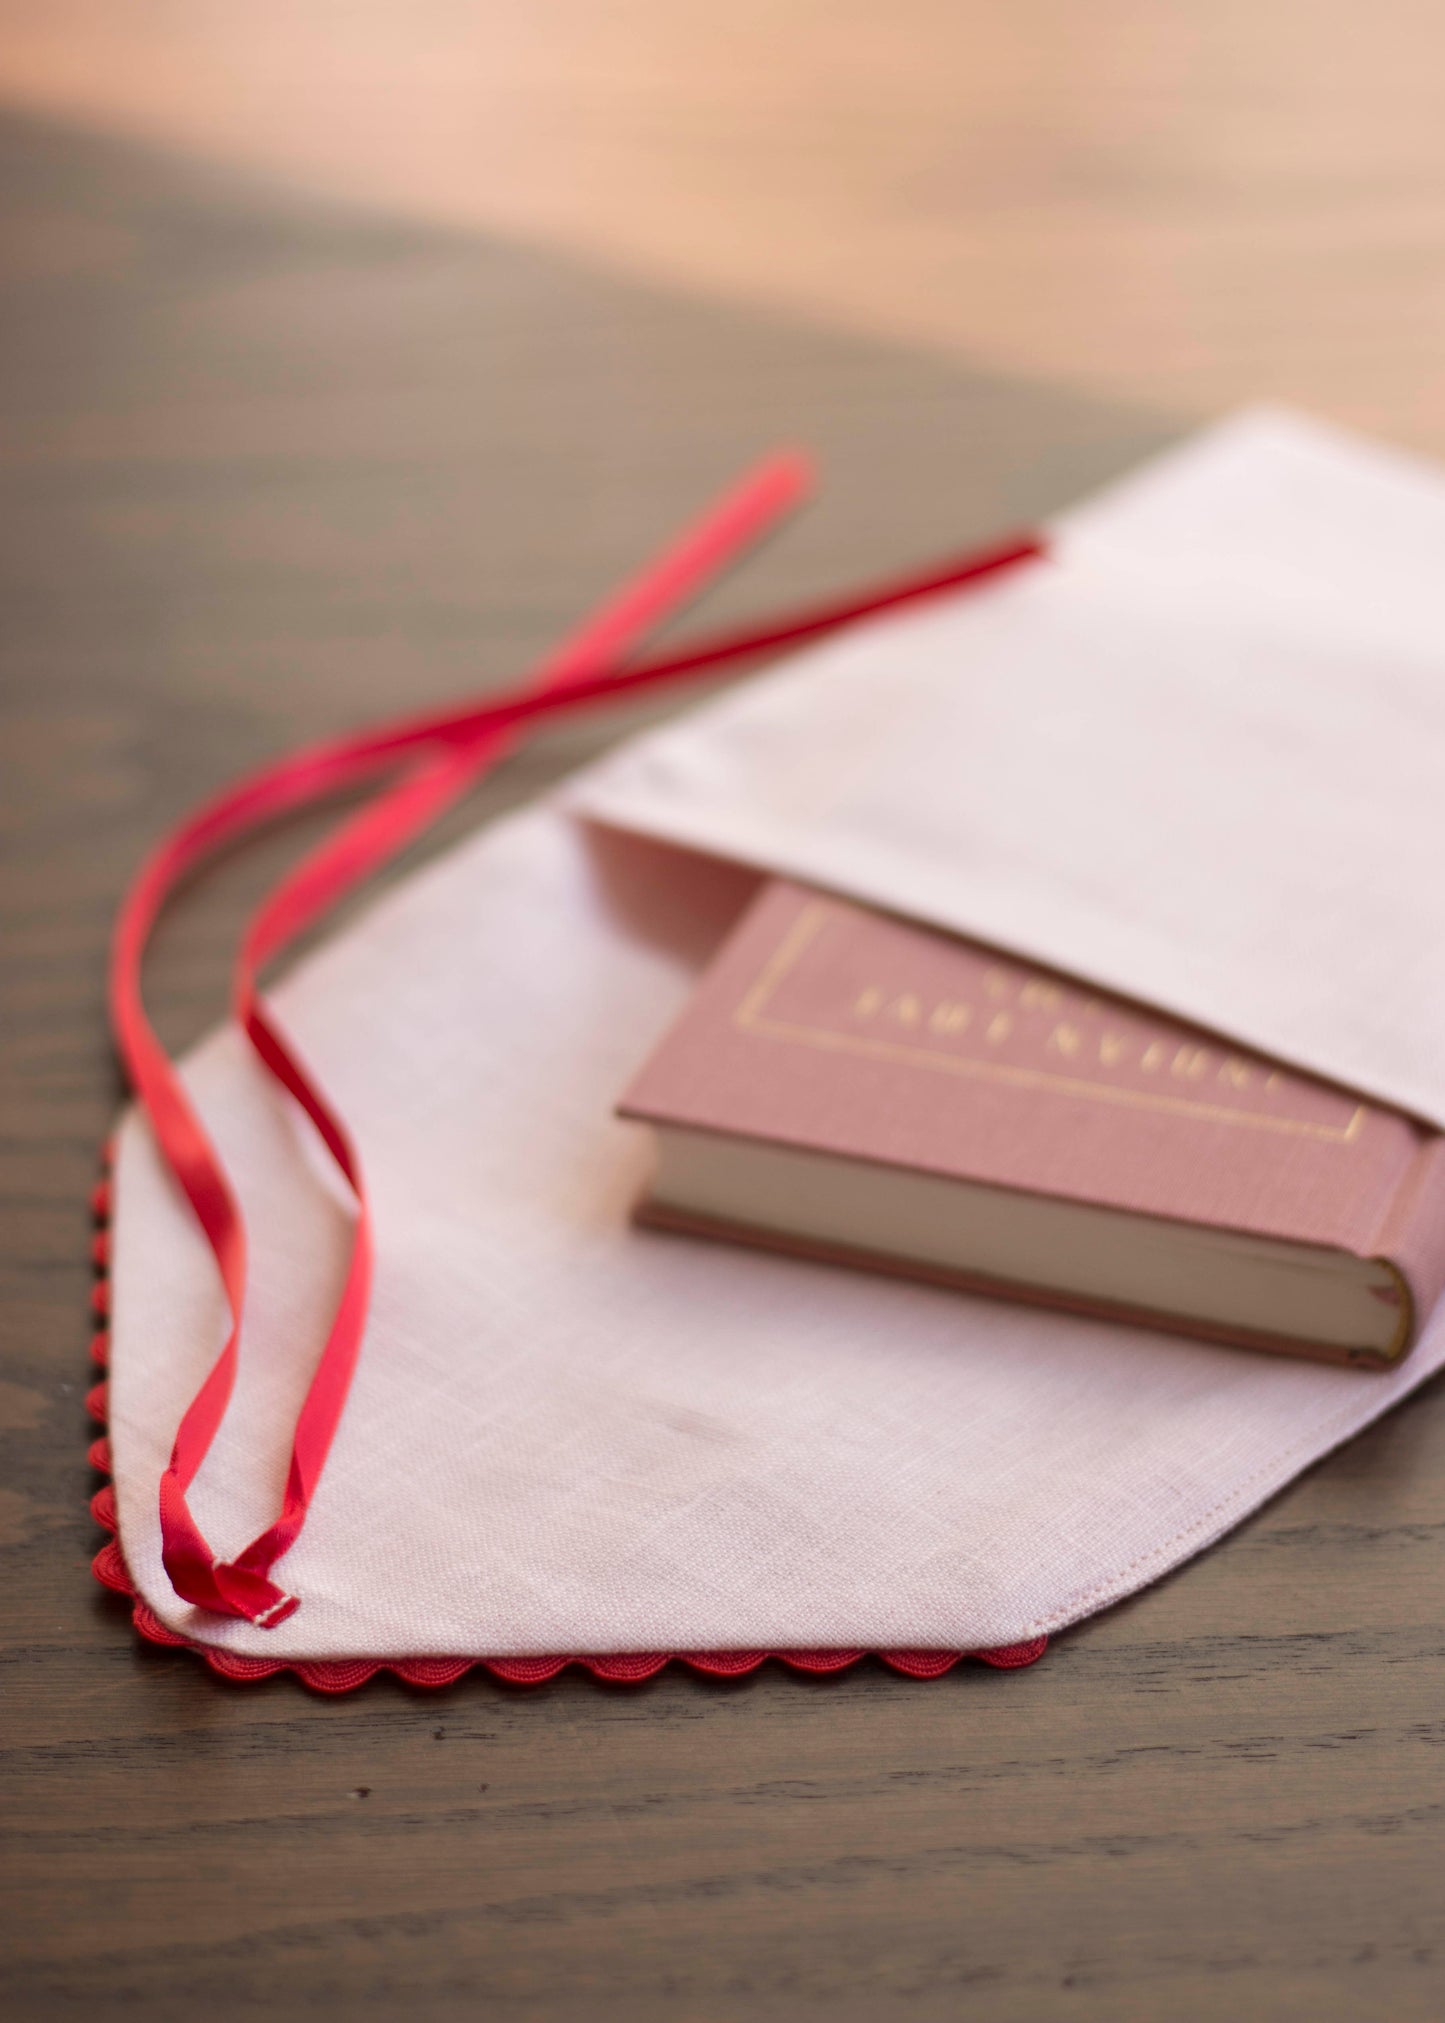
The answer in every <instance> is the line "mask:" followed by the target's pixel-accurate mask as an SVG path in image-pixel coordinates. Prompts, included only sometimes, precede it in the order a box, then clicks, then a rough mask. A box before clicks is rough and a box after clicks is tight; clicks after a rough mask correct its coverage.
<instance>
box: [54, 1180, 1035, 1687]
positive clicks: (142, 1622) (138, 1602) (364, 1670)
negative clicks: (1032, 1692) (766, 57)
mask: <svg viewBox="0 0 1445 2023" xmlns="http://www.w3.org/2000/svg"><path fill="white" fill-rule="evenodd" d="M109 1173H110V1147H109V1146H106V1148H105V1149H104V1152H103V1153H102V1177H101V1179H100V1181H99V1182H98V1183H97V1185H96V1188H95V1191H94V1193H93V1195H92V1196H91V1209H92V1212H93V1214H94V1216H95V1221H96V1233H95V1236H94V1238H93V1240H92V1244H91V1258H92V1261H93V1263H94V1265H95V1271H96V1279H95V1284H94V1286H93V1288H92V1291H91V1300H90V1303H91V1309H92V1312H93V1314H94V1315H95V1318H96V1320H97V1323H98V1325H97V1328H96V1332H95V1334H94V1335H93V1336H92V1337H91V1342H90V1359H91V1361H92V1363H94V1364H95V1365H96V1367H97V1368H98V1369H100V1370H102V1371H103V1370H104V1369H105V1367H106V1364H107V1360H108V1355H109V1349H110V1330H109V1325H108V1322H109V1318H110V1178H109ZM85 1405H86V1410H87V1411H88V1412H89V1413H90V1416H91V1418H92V1419H94V1420H95V1421H96V1423H97V1424H98V1425H99V1426H100V1428H101V1434H100V1437H99V1438H98V1439H97V1440H96V1441H94V1442H93V1444H92V1446H91V1448H90V1455H89V1459H90V1465H91V1467H92V1468H94V1469H95V1470H96V1472H97V1473H98V1474H101V1475H104V1476H106V1477H107V1478H108V1477H109V1475H110V1441H109V1438H108V1437H107V1436H106V1433H105V1430H104V1429H105V1426H106V1423H107V1417H108V1400H107V1389H106V1384H105V1381H104V1379H103V1378H102V1379H101V1381H100V1382H99V1383H97V1384H96V1385H95V1386H94V1387H93V1388H92V1389H91V1390H90V1391H89V1392H88V1393H87V1395H86V1400H85ZM90 1510H91V1515H92V1516H93V1517H94V1519H95V1521H96V1523H97V1524H98V1525H100V1526H101V1528H102V1529H103V1530H104V1531H107V1532H109V1534H110V1536H109V1538H108V1539H107V1540H106V1542H105V1544H104V1545H103V1546H102V1547H101V1549H100V1551H99V1552H98V1553H97V1554H96V1555H95V1558H94V1559H93V1560H92V1562H91V1571H92V1572H93V1573H94V1575H95V1578H96V1579H97V1580H98V1581H99V1582H100V1583H101V1585H102V1586H103V1587H107V1588H109V1589H111V1590H112V1592H113V1593H115V1594H120V1595H128V1596H129V1597H130V1600H131V1620H132V1622H133V1623H134V1624H135V1628H136V1630H137V1632H138V1634H139V1635H141V1636H142V1637H144V1638H146V1640H147V1641H148V1642H150V1643H153V1644H164V1645H167V1646H169V1647H171V1648H173V1649H178V1650H185V1651H194V1652H195V1653H196V1654H197V1656H198V1657H202V1658H204V1659H205V1661H206V1663H207V1664H208V1665H209V1666H210V1668H211V1670H212V1671H213V1672H214V1673H215V1674H216V1675H217V1677H219V1678H222V1679H230V1680H232V1681H234V1682H236V1683H238V1684H250V1683H252V1682H253V1681H256V1680H260V1679H271V1678H274V1677H275V1676H276V1674H277V1673H278V1672H294V1673H295V1674H296V1677H297V1678H298V1679H299V1680H300V1681H301V1683H302V1685H303V1686H309V1687H310V1688H311V1690H312V1691H313V1692H316V1693H351V1692H354V1691H355V1690H356V1688H357V1687H358V1686H364V1685H365V1684H366V1682H367V1680H368V1679H371V1678H374V1677H375V1676H376V1674H377V1673H378V1672H392V1673H394V1674H395V1675H396V1677H397V1678H398V1679H402V1680H404V1681H405V1682H406V1684H407V1685H409V1686H430V1687H439V1686H450V1685H453V1684H454V1683H455V1682H456V1681H457V1680H458V1679H460V1678H461V1677H462V1676H463V1674H464V1673H467V1672H470V1671H472V1670H474V1669H476V1668H477V1667H480V1668H481V1669H482V1670H484V1671H487V1672H490V1673H491V1674H492V1676H493V1678H496V1679H501V1680H503V1681H504V1682H505V1683H506V1684H507V1685H510V1686H540V1685H543V1684H545V1682H546V1681H547V1680H548V1679H555V1678H556V1676H557V1674H558V1673H559V1672H562V1671H565V1670H566V1668H567V1666H568V1665H580V1666H581V1667H582V1668H583V1670H584V1671H587V1672H590V1673H591V1674H592V1676H593V1678H594V1679H602V1680H605V1681H607V1682H609V1683H611V1684H629V1685H635V1684H639V1683H640V1682H641V1681H642V1680H644V1679H651V1678H653V1677H654V1676H655V1675H656V1674H657V1673H658V1672H660V1671H661V1670H662V1669H663V1667H664V1666H665V1665H670V1664H679V1665H686V1666H688V1667H689V1669H690V1670H692V1671H694V1672H701V1673H702V1674H704V1676H705V1677H708V1678H712V1679H736V1678H741V1677H742V1676H743V1675H744V1674H746V1673H748V1672H755V1671H756V1670H757V1668H758V1666H759V1665H761V1664H764V1663H765V1662H766V1661H767V1660H768V1659H769V1658H776V1659H777V1660H778V1661H779V1662H780V1663H781V1664H784V1665H787V1666H788V1667H789V1668H790V1669H791V1670H793V1671H795V1672H806V1673H812V1674H814V1675H817V1676H822V1675H824V1674H826V1673H829V1672H844V1671H846V1670H847V1669H848V1667H849V1666H850V1665H856V1664H857V1663H858V1661H859V1660H860V1659H861V1658H866V1657H869V1656H877V1657H879V1658H881V1659H882V1661H883V1663H884V1664H885V1665H887V1666H889V1667H890V1669H891V1670H893V1671H895V1672H901V1673H902V1674H903V1675H904V1677H905V1678H909V1679H941V1678H942V1677H943V1675H944V1673H945V1672H951V1671H952V1670H953V1668H954V1666H955V1665H957V1664H958V1663H960V1662H961V1660H963V1659H965V1658H971V1659H974V1660H976V1661H977V1662H978V1663H979V1664H982V1665H989V1666H992V1667H993V1669H994V1670H995V1671H1000V1672H1014V1671H1019V1670H1021V1669H1022V1668H1023V1667H1024V1666H1026V1665H1032V1664H1034V1663H1036V1662H1037V1660H1038V1659H1039V1658H1041V1657H1042V1656H1043V1654H1044V1652H1045V1650H1046V1649H1047V1648H1048V1641H1049V1640H1048V1638H1047V1637H1035V1638H1034V1639H1033V1641H1032V1642H1030V1643H1026V1644H1005V1645H1001V1646H999V1647H998V1648H997V1649H995V1650H991V1651H878V1652H876V1653H870V1652H868V1651H866V1650H856V1651H852V1650H848V1651H844V1650H825V1651H624V1652H621V1653H618V1654H616V1655H614V1656H612V1657H583V1656H570V1657H560V1658H324V1659H291V1658H250V1657H243V1656H242V1655H240V1654H239V1653H238V1652H234V1651H223V1650H218V1649H216V1648H215V1647H214V1646H212V1645H209V1644H198V1643H196V1642H195V1641H194V1639H192V1638H190V1637H183V1636H181V1635H179V1634H178V1632H176V1631H175V1630H172V1629H169V1628H167V1626H166V1624H164V1623H163V1622H162V1621H161V1619H160V1617H159V1616H158V1615H156V1613H155V1611H154V1610H153V1609H151V1608H149V1607H148V1606H147V1604H146V1603H145V1602H144V1601H143V1600H142V1599H141V1596H140V1594H139V1592H138V1591H137V1589H136V1584H135V1582H134V1581H133V1580H132V1578H131V1574H130V1569H129V1567H128V1566H127V1565H126V1563H125V1557H124V1555H123V1553H122V1552H121V1549H120V1540H119V1537H118V1536H117V1519H116V1507H115V1490H114V1489H113V1488H112V1486H111V1483H110V1481H109V1480H108V1479H107V1481H106V1482H105V1484H104V1486H103V1487H102V1488H100V1489H99V1490H97V1491H96V1493H95V1495H94V1496H93V1497H92V1498H91V1503H90Z"/></svg>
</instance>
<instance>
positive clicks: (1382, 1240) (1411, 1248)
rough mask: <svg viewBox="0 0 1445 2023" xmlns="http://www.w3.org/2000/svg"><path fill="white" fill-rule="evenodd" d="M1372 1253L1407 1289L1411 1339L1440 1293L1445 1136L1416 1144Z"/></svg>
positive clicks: (1444, 1271)
mask: <svg viewBox="0 0 1445 2023" xmlns="http://www.w3.org/2000/svg"><path fill="white" fill-rule="evenodd" d="M1374 1254H1375V1256H1377V1257H1381V1258H1383V1259H1384V1260H1385V1262H1386V1263H1387V1264H1391V1265H1393V1266H1394V1267H1395V1269H1396V1271H1398V1272H1399V1274H1400V1276H1401V1277H1402V1278H1403V1279H1404V1281H1405V1284H1406V1285H1407V1287H1408V1288H1409V1292H1410V1301H1411V1305H1412V1307H1413V1309H1414V1316H1413V1325H1412V1327H1411V1330H1410V1339H1411V1341H1412V1343H1413V1342H1414V1341H1415V1340H1417V1339H1418V1338H1419V1334H1420V1330H1421V1328H1423V1327H1424V1325H1425V1323H1426V1321H1428V1320H1429V1318H1430V1315H1431V1314H1432V1313H1433V1311H1434V1309H1435V1306H1436V1304H1437V1302H1438V1301H1439V1299H1440V1296H1441V1294H1442V1293H1445V1137H1435V1136H1433V1135H1432V1136H1431V1137H1429V1138H1427V1139H1426V1140H1425V1142H1424V1143H1423V1144H1422V1145H1421V1146H1420V1149H1419V1151H1418V1152H1417V1153H1416V1155H1415V1159H1414V1162H1413V1164H1412V1165H1411V1168H1410V1172H1409V1174H1408V1175H1407V1177H1406V1179H1405V1181H1404V1183H1403V1185H1402V1186H1401V1187H1400V1189H1399V1191H1398V1192H1397V1193H1396V1195H1395V1196H1394V1199H1393V1200H1392V1201H1391V1203H1390V1206H1389V1209H1388V1211H1387V1212H1386V1215H1385V1219H1384V1223H1383V1225H1382V1227H1381V1229H1380V1233H1379V1236H1378V1238H1377V1239H1376V1242H1375V1245H1374Z"/></svg>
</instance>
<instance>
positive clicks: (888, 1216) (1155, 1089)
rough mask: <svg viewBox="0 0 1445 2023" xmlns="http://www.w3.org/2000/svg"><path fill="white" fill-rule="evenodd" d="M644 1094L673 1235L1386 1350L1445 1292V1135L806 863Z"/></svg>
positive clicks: (686, 1022) (1271, 1344)
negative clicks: (804, 875) (894, 908)
mask: <svg viewBox="0 0 1445 2023" xmlns="http://www.w3.org/2000/svg"><path fill="white" fill-rule="evenodd" d="M619 1114H621V1115H622V1116H624V1117H628V1118H632V1119H636V1120H640V1121H641V1122H643V1123H646V1124H648V1125H650V1126H651V1127H652V1129H653V1131H654V1133H655V1134H656V1139H657V1159H656V1167H655V1173H654V1177H653V1180H652V1183H651V1187H650V1190H649V1192H648V1193H647V1195H646V1197H645V1198H644V1200H643V1201H642V1202H641V1204H640V1205H639V1208H638V1216H639V1219H640V1220H641V1221H643V1222H645V1223H648V1224H650V1225H653V1226H656V1227H662V1228H669V1229H676V1230H682V1231H686V1232H691V1233H695V1234H700V1235H708V1236H717V1237H724V1238H731V1239H734V1240H738V1241H743V1242H748V1243H759V1244H763V1245H767V1246H771V1247H774V1248H781V1249H786V1250H793V1251H797V1252H801V1253H804V1254H806V1255H809V1256H813V1257H819V1258H824V1259H832V1260H836V1261H838V1262H840V1263H848V1264H856V1265H864V1266H872V1267H874V1268H876V1269H880V1270H885V1271H894V1272H900V1273H905V1274H908V1275H913V1276H918V1277H921V1278H925V1279H930V1280H935V1281H938V1282H941V1283H945V1284H953V1285H958V1286H962V1287H965V1288H969V1289H972V1290H975V1291H979V1292H984V1293H988V1294H993V1295H996V1296H999V1297H1004V1298H1010V1299H1023V1300H1030V1301H1035V1302H1040V1303H1043V1304H1046V1305H1051V1306H1058V1307H1064V1308H1072V1309H1077V1310H1078V1311H1081V1312H1084V1313H1089V1314H1094V1315H1100V1316H1108V1317H1112V1318H1115V1319H1121V1320H1126V1321H1135V1322H1139V1323H1142V1324H1147V1325H1151V1326H1155V1327H1162V1328H1168V1329H1173V1330H1177V1331H1181V1332H1184V1333H1187V1334H1191V1335H1198V1336H1203V1337H1205V1338H1207V1339H1211V1340H1216V1341H1222V1342H1229V1343H1234V1344H1238V1345H1240V1346H1245V1347H1252V1348H1261V1349H1271V1350H1276V1351H1281V1352H1284V1353H1289V1354H1295V1355H1303V1356H1311V1357H1316V1358H1322V1359H1325V1360H1329V1361H1336V1362H1346V1363H1350V1364H1354V1365H1359V1366H1362V1367H1367V1368H1389V1367H1392V1366H1393V1365H1394V1364H1395V1363H1397V1362H1398V1361H1399V1359H1400V1358H1401V1357H1402V1356H1403V1355H1404V1354H1405V1353H1406V1352H1407V1350H1408V1349H1409V1347H1410V1345H1411V1343H1412V1342H1413V1340H1414V1337H1415V1334H1416V1331H1417V1328H1418V1326H1419V1324H1420V1322H1422V1321H1423V1320H1424V1318H1425V1317H1426V1316H1427V1315H1428V1314H1429V1312H1430V1309H1431V1308H1432V1306H1433V1305H1434V1303H1435V1300H1436V1298H1437V1297H1438V1295H1439V1294H1440V1291H1441V1289H1442V1286H1445V1150H1442V1146H1445V1139H1442V1137H1441V1135H1440V1134H1439V1133H1437V1132H1434V1131H1432V1130H1429V1129H1427V1128H1426V1127H1425V1126H1423V1125H1421V1124H1418V1123H1416V1122H1415V1121H1413V1120H1412V1119H1410V1118H1409V1117H1406V1116H1404V1115H1402V1114H1400V1113H1398V1112H1396V1111H1393V1110H1389V1109H1386V1108H1384V1107H1382V1106H1380V1105H1377V1104H1373V1103H1370V1102H1367V1101H1365V1100H1363V1099H1361V1098H1358V1097H1356V1096H1354V1095H1352V1094H1350V1093H1348V1092H1347V1091H1345V1090H1342V1089H1339V1088H1335V1087H1332V1086H1330V1085H1329V1084H1326V1083H1323V1082H1319V1081H1315V1080H1313V1079H1311V1078H1309V1077H1307V1076H1304V1075H1301V1074H1297V1073H1294V1072H1292V1071H1290V1070H1289V1069H1287V1068H1285V1067H1283V1066H1280V1065H1277V1064H1275V1063H1273V1062H1271V1061H1268V1060H1264V1059H1260V1058H1258V1057H1257V1056H1254V1055H1251V1054H1248V1053H1246V1052H1243V1051H1239V1050H1236V1049H1234V1048H1232V1047H1231V1046H1230V1045H1229V1044H1228V1043H1227V1042H1226V1041H1223V1040H1221V1039H1219V1038H1218V1037H1216V1036H1214V1035H1211V1034H1207V1033H1203V1032H1200V1031H1197V1030H1193V1029H1191V1028H1189V1027H1187V1026H1184V1025H1181V1024H1178V1023H1175V1022H1173V1021H1171V1020H1169V1019H1167V1018H1166V1017H1164V1016H1162V1015H1160V1014H1158V1013H1156V1012H1153V1011H1150V1010H1148V1009H1145V1008H1143V1007H1141V1006H1138V1005H1133V1004H1129V1003H1126V1002H1123V1001H1121V1000H1119V999H1116V998H1111V997H1107V996H1104V995H1102V994H1100V993H1097V992H1094V991H1092V990H1090V989H1089V988H1088V987H1087V985H1084V984H1081V983H1079V982H1077V981H1072V980H1070V979H1068V978H1066V977H1063V976H1059V975H1055V974H1052V973H1047V972H1044V971H1041V970H1038V969H1035V968H1033V967H1031V966H1030V965H1028V964H1027V963H1024V962H1019V961H1016V960H1013V959H1011V958H1009V957H1007V956H1004V955H1001V954H999V953H997V952H996V951H993V950H991V949H988V948H986V947H982V946H980V945H978V944H975V943H970V942H967V941H964V940H961V939H958V938H957V937H954V936H951V935H946V934H939V933H936V932H933V931H931V930H927V929H924V928H920V927H918V926H915V925H912V924H909V923H907V922H905V921H902V920H899V919H897V918H894V917H892V916H889V915H885V914H882V913H877V912H874V911H872V910H870V909H869V908H866V907H863V906H860V905H857V904H854V903H851V902H849V901H845V900H842V899H838V898H833V897H830V896H826V895H824V894H822V893H820V892H816V891H813V890H810V889H808V888H806V887H803V886H799V885H795V884H792V883H790V882H788V881H786V880H773V881H770V882H769V883H768V884H766V885H765V886H764V887H763V889H762V890H761V892H760V893H759V895H758V896H757V898H756V899H755V900H754V902H753V904H752V905H751V906H750V907H749V909H748V911H747V912H746V914H745V915H744V917H743V919H742V920H741V922H740V923H739V925H738V926H737V927H736V928H735V930H734V932H733V933H732V935H731V936H730V938H729V939H728V941H727V942H726V944H725V945H724V947H723V948H722V950H721V952H720V953H719V955H718V956H717V957H716V959H715V960H714V962H713V964H712V966H711V967H710V969H709V970H708V972H707V973H706V975H705V976H704V978H703V980H702V982H701V983H700V985H699V987H698V988H697V990H696V992H695V993H694V995H693V997H692V999H691V1001H690V1002H689V1004H688V1006H687V1008H686V1009H685V1010H684V1012H683V1014H682V1016H681V1018H680V1019H679V1020H678V1022H677V1023H676V1024H675V1025H674V1026H673V1028H672V1030H671V1031H670V1032H669V1033H668V1034H667V1035H666V1036H665V1037H664V1039H663V1040H662V1042H661V1044H660V1046H659V1047H658V1048H657V1050H656V1051H655V1052H654V1054H653V1055H652V1057H651V1059H650V1060H649V1061H648V1062H647V1063H646V1065H645V1066H644V1067H643V1068H642V1070H641V1072H640V1074H639V1075H638V1076H637V1078H636V1079H635V1080H634V1082H633V1083H632V1085H631V1087H630V1088H629V1089H628V1091H627V1093H626V1095H625V1096H624V1098H623V1100H622V1102H621V1103H620V1105H619Z"/></svg>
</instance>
